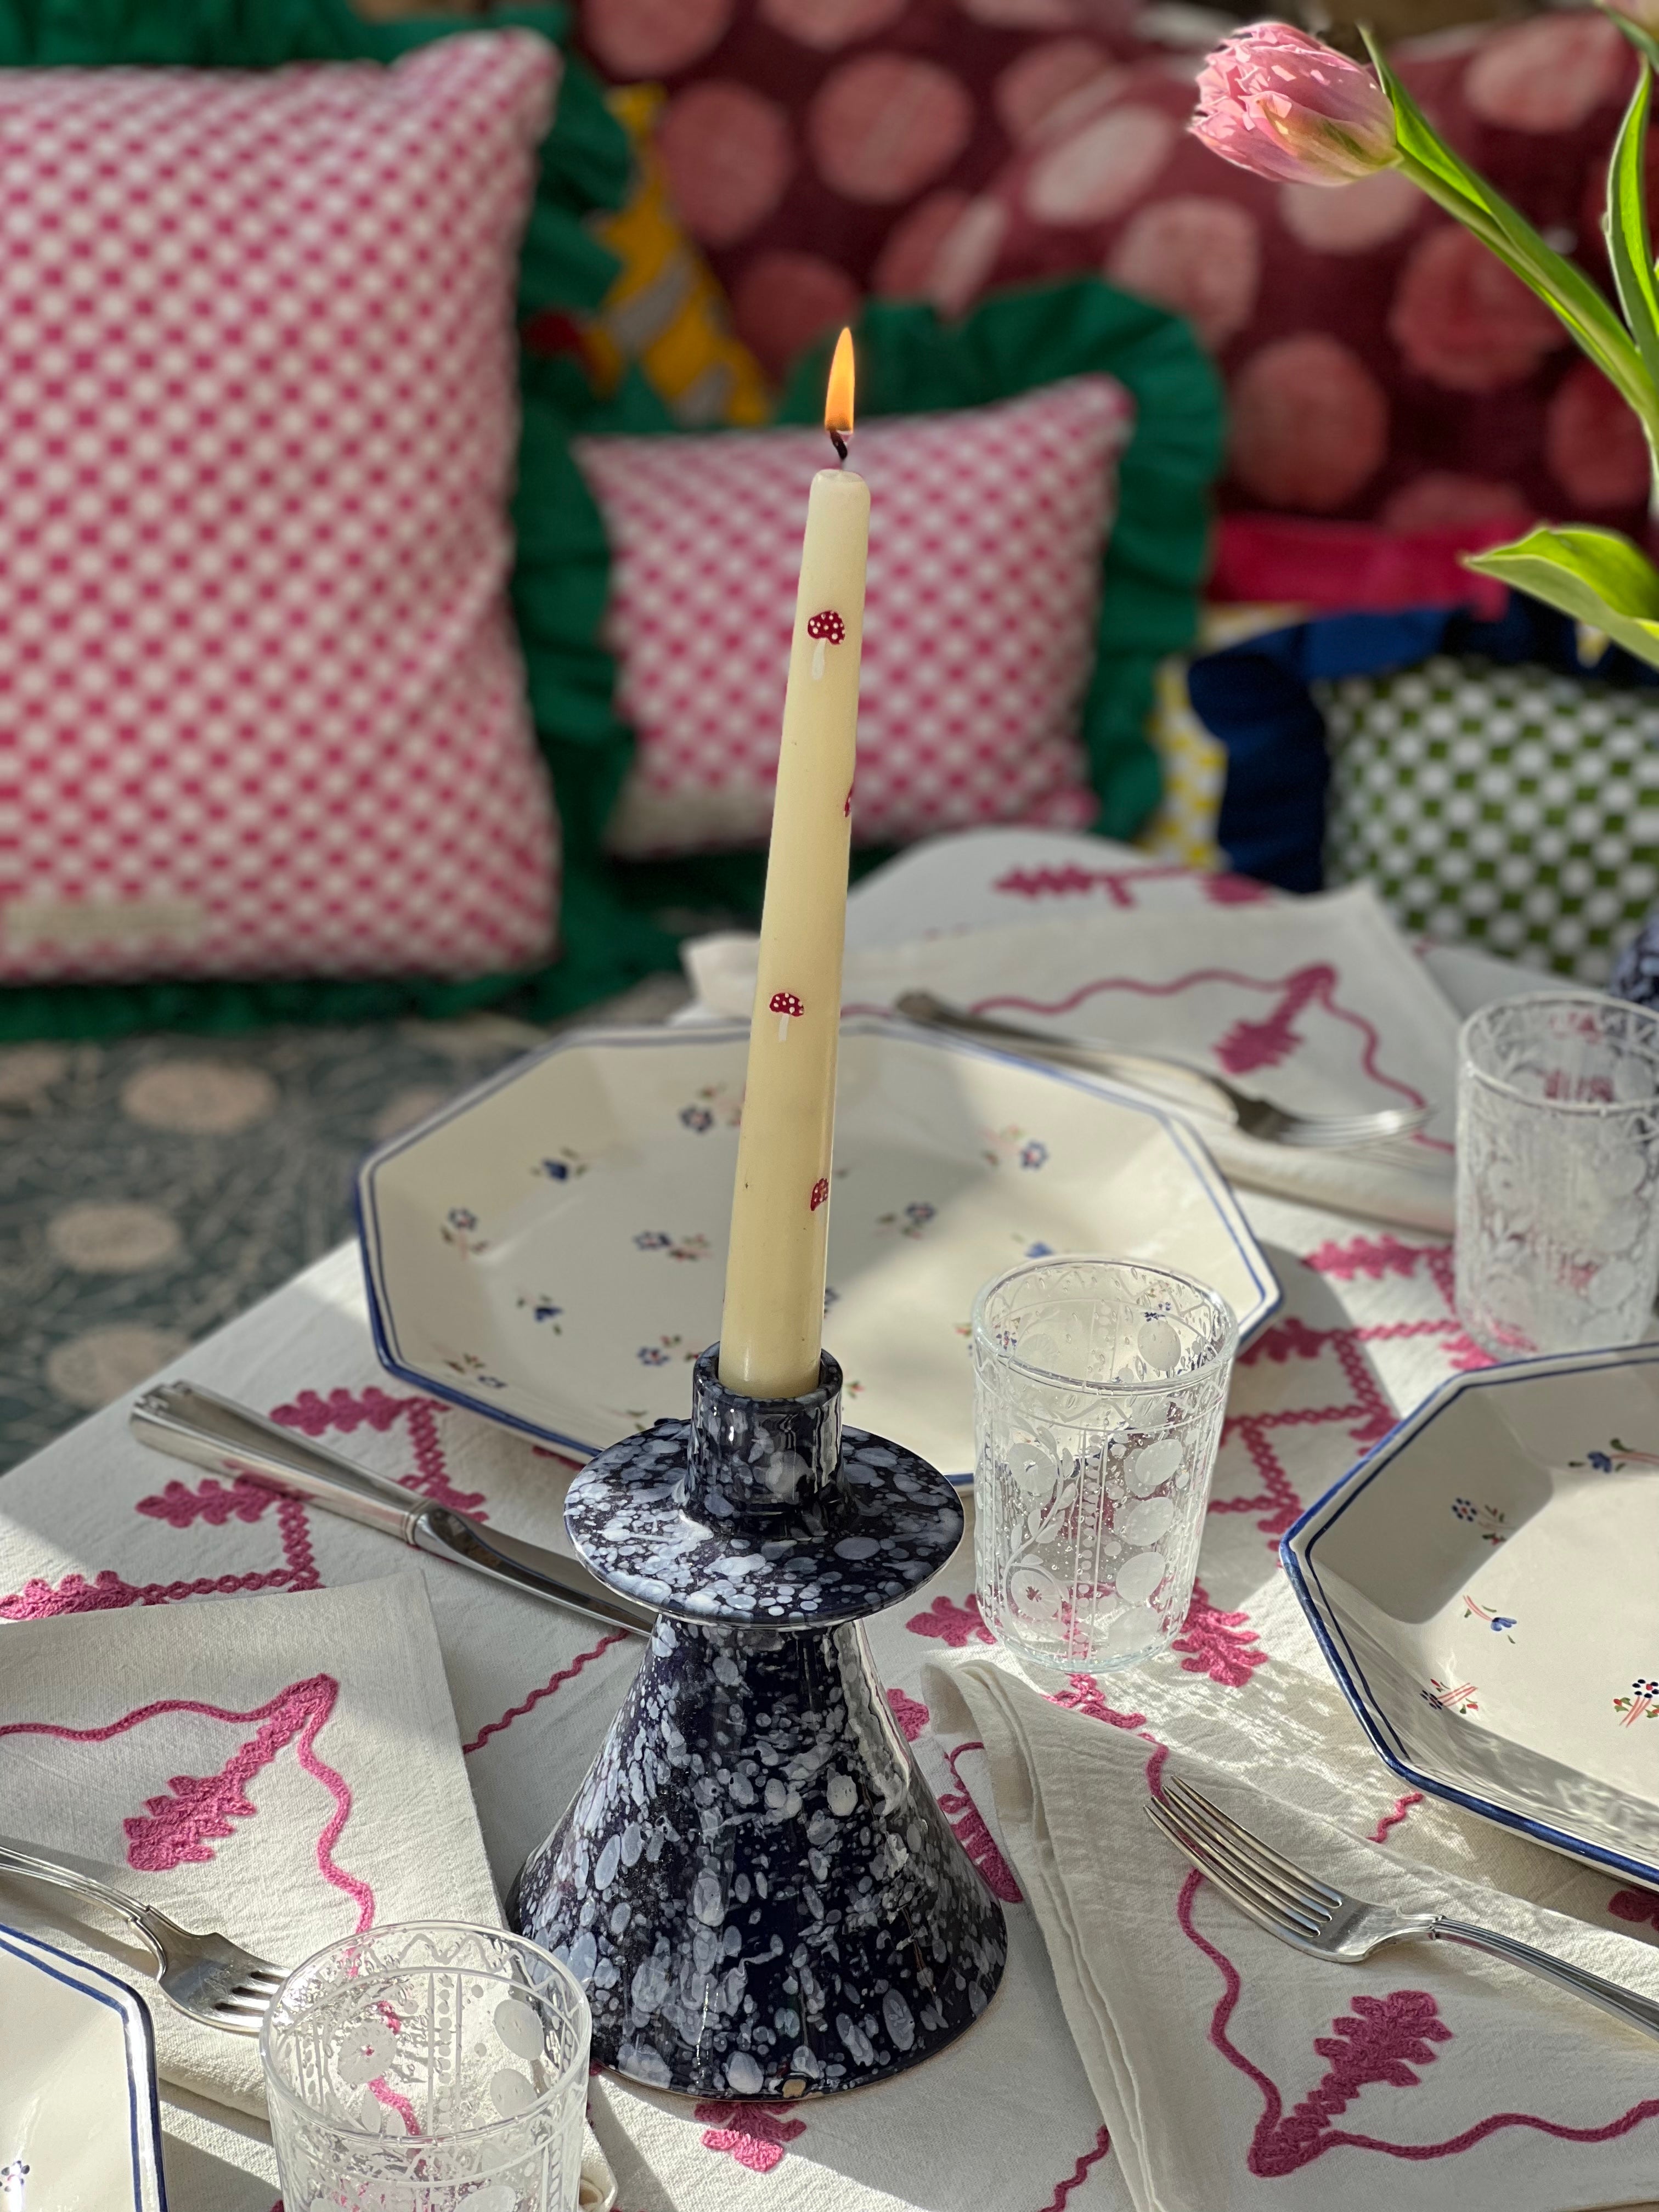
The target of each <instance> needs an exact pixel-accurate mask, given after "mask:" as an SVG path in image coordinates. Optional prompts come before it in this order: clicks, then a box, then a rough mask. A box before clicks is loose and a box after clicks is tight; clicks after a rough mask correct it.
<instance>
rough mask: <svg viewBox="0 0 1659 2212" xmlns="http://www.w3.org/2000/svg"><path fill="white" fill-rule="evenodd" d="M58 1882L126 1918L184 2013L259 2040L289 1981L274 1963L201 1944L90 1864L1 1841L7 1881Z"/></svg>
mask: <svg viewBox="0 0 1659 2212" xmlns="http://www.w3.org/2000/svg"><path fill="white" fill-rule="evenodd" d="M12 1875H16V1876H18V1877H19V1878H21V1880H23V1881H44V1882H50V1883H52V1885H53V1887H56V1888H58V1889H72V1890H74V1891H75V1892H76V1894H77V1896H81V1897H87V1898H91V1899H93V1900H94V1902H95V1903H97V1904H99V1905H107V1906H108V1907H109V1909H110V1911H112V1912H115V1913H118V1914H119V1915H120V1917H121V1918H122V1919H123V1920H125V1922H126V1923H127V1925H128V1927H130V1928H131V1929H133V1930H134V1931H135V1933H136V1934H137V1936H139V1937H140V1939H141V1940H142V1941H143V1943H144V1945H145V1946H146V1948H148V1949H149V1950H150V1951H151V1952H152V1953H153V1954H155V1963H156V1966H158V1968H159V1969H160V1973H159V1976H158V1980H157V1986H158V1987H159V1989H160V1990H161V1994H162V1996H165V1997H167V1998H169V1999H170V2000H171V2001H172V2002H173V2004H175V2005H176V2006H177V2007H178V2008H179V2011H180V2012H181V2013H184V2014H185V2015H187V2016H188V2017H189V2018H190V2019H191V2020H194V2021H200V2022H201V2024H202V2026H203V2027H220V2028H223V2029H224V2031H225V2032H226V2033H227V2034H229V2035H258V2033H259V2030H260V2028H261V2027H263V2026H264V2017H265V2015H266V2014H267V2013H268V2012H269V2011H270V2001H271V1999H272V1998H273V1997H274V1996H276V1992H277V1990H279V1989H280V1988H281V1987H282V1985H283V1982H284V1980H285V1979H286V1978H287V1977H286V1976H285V1974H284V1973H283V1969H282V1968H281V1967H280V1966H272V1965H271V1963H270V1960H269V1959H258V1958H256V1957H255V1956H254V1954H253V1953H252V1951H245V1950H243V1948H241V1946H240V1943H233V1942H231V1941H230V1938H229V1937H228V1936H197V1935H192V1934H191V1930H190V1929H188V1928H180V1927H179V1925H178V1924H177V1923H176V1922H174V1921H172V1920H169V1919H168V1918H167V1915H166V1913H165V1912H158V1911H156V1910H155V1906H154V1905H145V1904H143V1903H141V1901H140V1900H139V1899H137V1898H136V1897H128V1896H127V1895H126V1894H125V1892H124V1891H122V1890H118V1889H112V1888H111V1887H110V1885H109V1884H108V1882H106V1881H105V1880H104V1878H103V1875H102V1873H101V1872H100V1869H97V1868H95V1867H93V1866H89V1865H88V1863H86V1862H85V1861H84V1860H82V1859H72V1858H52V1859H49V1858H45V1857H42V1856H41V1854H40V1852H39V1851H38V1850H36V1849H35V1848H34V1846H33V1844H20V1843H15V1842H14V1841H13V1840H12V1838H10V1837H9V1836H0V1877H10V1876H12Z"/></svg>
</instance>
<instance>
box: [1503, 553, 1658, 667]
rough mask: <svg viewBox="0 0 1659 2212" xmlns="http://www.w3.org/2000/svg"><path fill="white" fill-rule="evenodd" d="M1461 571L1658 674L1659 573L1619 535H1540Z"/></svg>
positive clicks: (1645, 557)
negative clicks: (1562, 617)
mask: <svg viewBox="0 0 1659 2212" xmlns="http://www.w3.org/2000/svg"><path fill="white" fill-rule="evenodd" d="M1463 566H1464V567H1465V568H1473V569H1474V570H1476V571H1477V573H1478V574H1480V575H1482V576H1495V577H1496V578H1497V579H1498V582H1499V583H1500V584H1512V585H1513V586H1515V588H1516V591H1518V592H1527V593H1528V595H1529V597H1531V598H1533V599H1542V600H1543V602H1544V604H1545V605H1547V606H1552V607H1559V609H1560V610H1561V611H1562V613H1563V614H1569V615H1571V616H1573V617H1575V619H1576V620H1577V621H1579V622H1581V623H1589V626H1590V628H1591V629H1599V630H1605V631H1606V633H1607V635H1608V636H1609V637H1610V638H1612V640H1613V642H1614V643H1615V644H1616V645H1622V646H1623V647H1624V648H1625V650H1626V652H1627V653H1634V654H1635V655H1636V658H1637V659H1638V660H1645V661H1646V662H1648V664H1649V665H1650V666H1651V667H1655V668H1659V568H1655V567H1654V565H1653V563H1652V562H1651V561H1650V560H1649V559H1648V557H1647V556H1646V554H1645V553H1642V552H1638V550H1637V548H1636V547H1635V546H1634V545H1632V544H1631V542H1630V540H1629V538H1621V537H1620V535H1619V533H1618V532H1617V531H1614V530H1589V529H1577V528H1575V529H1567V530H1551V529H1541V530H1534V531H1529V532H1528V534H1527V536H1526V537H1524V538H1517V539H1516V542H1515V544H1513V545H1495V546H1493V547H1492V550H1491V551H1490V552H1486V553H1472V554H1468V555H1466V556H1465V557H1464V562H1463Z"/></svg>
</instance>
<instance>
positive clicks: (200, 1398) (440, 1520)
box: [128, 1383, 656, 1636]
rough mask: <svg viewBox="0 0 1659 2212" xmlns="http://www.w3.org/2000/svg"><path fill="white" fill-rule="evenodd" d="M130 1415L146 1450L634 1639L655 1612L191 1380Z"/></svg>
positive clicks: (579, 1569) (152, 1394)
mask: <svg viewBox="0 0 1659 2212" xmlns="http://www.w3.org/2000/svg"><path fill="white" fill-rule="evenodd" d="M128 1418H129V1420H130V1424H131V1429H132V1432H133V1434H134V1436H135V1437H137V1439H138V1441H139V1443H143V1444H148V1445H149V1448H150V1449H151V1450H152V1451H161V1452H166V1453H167V1455H169V1456H170V1457H171V1458H173V1459H181V1460H184V1461H186V1462H188V1463H189V1465H191V1467H198V1468H204V1469H205V1470H206V1471H207V1473H209V1474H222V1475H228V1476H230V1477H232V1478H233V1479H234V1477H236V1476H237V1475H245V1476H246V1478H247V1479H248V1480H250V1481H252V1482H258V1483H261V1484H263V1485H264V1487H265V1488H267V1489H269V1490H276V1491H280V1492H283V1494H284V1495H285V1496H287V1497H290V1498H305V1499H307V1501H308V1502H309V1503H310V1504H313V1505H320V1506H322V1507H323V1508H324V1509H325V1510H326V1511H327V1512H330V1513H337V1514H339V1515H340V1516H342V1518H343V1519H344V1520H347V1521H356V1522H360V1523H362V1526H363V1527H365V1528H377V1529H379V1530H380V1533H381V1534H383V1535H387V1536H395V1537H396V1538H397V1539H398V1541H399V1542H400V1543H404V1544H408V1545H410V1547H412V1548H413V1549H414V1550H416V1551H417V1552H424V1553H427V1554H428V1556H429V1557H431V1558H433V1559H449V1560H451V1561H453V1564H454V1565H457V1566H461V1567H465V1568H467V1569H469V1570H470V1571H471V1572H472V1573H474V1574H480V1575H487V1576H489V1578H490V1579H491V1580H492V1581H494V1582H499V1583H507V1585H508V1586H509V1587H510V1588H512V1589H520V1590H524V1591H526V1593H527V1594H528V1595H530V1596H532V1597H538V1598H544V1599H545V1600H547V1601H549V1602H550V1603H551V1604H554V1605H562V1606H566V1607H569V1608H570V1609H571V1610H572V1611H573V1612H575V1613H585V1614H586V1616H587V1617H588V1618H589V1619H590V1620H601V1621H604V1622H605V1625H606V1626H608V1627H611V1628H623V1629H626V1630H628V1631H629V1633H630V1634H632V1635H635V1636H648V1635H649V1634H650V1633H651V1629H652V1626H653V1622H654V1620H655V1619H656V1615H655V1614H654V1613H652V1612H650V1611H649V1610H648V1609H647V1607H644V1606H640V1605H635V1604H633V1603H632V1602H631V1601H629V1599H627V1598H624V1597H619V1596H617V1595H616V1593H615V1592H614V1591H612V1590H608V1589H606V1588H605V1585H604V1583H601V1582H600V1581H599V1579H598V1577H596V1576H594V1575H592V1574H591V1573H590V1572H589V1571H588V1570H587V1569H586V1567H585V1566H583V1565H581V1564H580V1561H579V1560H575V1559H568V1558H566V1557H565V1555H564V1554H563V1553H559V1552H550V1551H547V1550H545V1549H544V1547H542V1546H541V1545H539V1544H532V1543H528V1542H526V1541H525V1539H524V1538H523V1537H520V1536H511V1535H508V1534H507V1533H506V1531H505V1530H503V1529H500V1528H486V1527H485V1526H484V1524H483V1522H478V1521H474V1520H472V1519H471V1517H470V1516H468V1515H466V1514H465V1513H458V1512H456V1511H455V1510H454V1509H453V1507H451V1506H447V1505H439V1504H434V1503H433V1502H432V1500H430V1499H429V1498H419V1497H416V1495H415V1494H414V1493H413V1492H410V1491H407V1490H405V1489H404V1487H403V1486H402V1485H401V1484H400V1483H396V1482H392V1481H389V1480H387V1478H386V1476H385V1475H380V1474H374V1473H372V1472H371V1471H370V1469H369V1468H366V1467H359V1466H357V1465H356V1463H355V1462H353V1461H351V1460H349V1459H345V1458H343V1456H342V1455H340V1454H339V1453H338V1452H336V1451H331V1450H330V1449H328V1447H327V1446H326V1445H325V1444H319V1443H313V1442H312V1440H311V1439H310V1438H309V1437H298V1436H295V1434H294V1433H293V1431H291V1430H289V1429H283V1428H279V1427H278V1426H277V1425H276V1422H275V1421H268V1420H266V1419H265V1418H264V1415H263V1414H260V1413H255V1412H254V1411H253V1409H252V1407H250V1406H239V1405H238V1404H237V1403H236V1401H235V1400H234V1399H232V1398H222V1397H221V1396H220V1395H219V1394H218V1393H217V1391H216V1390H204V1389H202V1388H201V1386H200V1385H199V1384H198V1383H161V1384H160V1385H159V1386H158V1387H157V1388H156V1389H153V1390H146V1391H145V1392H144V1394H143V1396H142V1397H140V1398H138V1399H137V1401H135V1402H134V1405H133V1407H132V1411H131V1414H130V1416H129V1417H128Z"/></svg>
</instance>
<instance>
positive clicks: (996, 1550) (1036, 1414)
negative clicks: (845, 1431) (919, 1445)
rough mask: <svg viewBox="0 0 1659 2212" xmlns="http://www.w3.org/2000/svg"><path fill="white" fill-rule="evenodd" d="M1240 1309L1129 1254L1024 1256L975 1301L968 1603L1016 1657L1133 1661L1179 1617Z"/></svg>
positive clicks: (1188, 1597) (1090, 1669)
mask: <svg viewBox="0 0 1659 2212" xmlns="http://www.w3.org/2000/svg"><path fill="white" fill-rule="evenodd" d="M1237 1348H1238V1325H1237V1322H1235V1321H1234V1319H1233V1316H1232V1312H1231V1309H1230V1308H1229V1306H1228V1305H1227V1303H1226V1301H1225V1299H1224V1298H1222V1297H1219V1296H1218V1294H1217V1293H1216V1292H1215V1291H1212V1290H1210V1289H1208V1288H1207V1287H1206V1285H1204V1284H1202V1283H1195V1282H1194V1281H1192V1280H1191V1279H1189V1278H1188V1276H1185V1275H1176V1274H1172V1273H1170V1272H1169V1271H1168V1270H1167V1269H1164V1268H1161V1267H1141V1266H1139V1264H1138V1263H1137V1262H1136V1261H1132V1260H1092V1259H1080V1258H1079V1259H1066V1258H1055V1259H1046V1260H1033V1261H1027V1262H1026V1264H1025V1265H1024V1267H1016V1268H1014V1269H1013V1271H1012V1273H1009V1274H1006V1275H1002V1276H1000V1277H999V1278H998V1279H997V1280H996V1281H995V1282H994V1283H987V1285H986V1286H985V1288H984V1289H983V1290H982V1291H981V1292H980V1294H979V1297H977V1298H976V1299H975V1303H974V1317H973V1349H974V1378H975V1383H974V1424H975V1437H976V1441H977V1446H978V1451H977V1461H976V1465H975V1474H974V1516H975V1517H974V1563H975V1575H976V1579H977V1581H978V1584H979V1603H980V1612H981V1615H982V1616H983V1618H984V1620H985V1625H986V1626H987V1628H989V1629H990V1630H991V1631H992V1632H993V1634H994V1635H995V1636H996V1637H997V1638H998V1639H999V1641H1000V1642H1001V1643H1003V1644H1006V1645H1007V1646H1008V1648H1009V1649H1010V1650H1012V1651H1014V1652H1017V1653H1018V1655H1019V1656H1020V1657H1022V1658H1024V1659H1030V1660H1035V1661H1036V1662H1037V1663H1038V1664H1039V1665H1042V1666H1047V1667H1063V1668H1068V1669H1076V1670H1079V1671H1081V1672H1084V1673H1087V1674H1093V1673H1098V1672H1101V1671H1103V1670H1104V1669H1107V1668H1118V1667H1133V1666H1134V1665H1135V1664H1136V1663H1137V1662H1139V1661H1140V1660H1143V1659H1149V1658H1151V1657H1152V1656H1153V1654H1154V1653H1156V1652H1158V1651H1161V1650H1163V1649H1164V1645H1165V1644H1168V1643H1169V1641H1170V1638H1171V1637H1173V1636H1174V1635H1175V1633H1176V1630H1177V1629H1178V1628H1179V1627H1180V1626H1181V1624H1182V1621H1183V1620H1185V1619H1186V1617H1187V1607H1188V1605H1189V1604H1190V1603H1191V1601H1192V1595H1193V1577H1194V1573H1195V1572H1196V1571H1197V1567H1198V1546H1199V1539H1200V1536H1201V1535H1202V1534H1203V1529H1204V1510H1205V1507H1206V1504H1207V1503H1208V1500H1209V1495H1210V1476H1211V1474H1212V1471H1213V1469H1214V1467H1215V1455H1216V1447H1217V1445H1218V1443H1219V1442H1220V1437H1221V1419H1222V1415H1223V1413H1224V1412H1225V1407H1226V1403H1227V1386H1228V1383H1229V1380H1230V1378H1231V1373H1232V1364H1233V1354H1234V1353H1235V1352H1236V1351H1237Z"/></svg>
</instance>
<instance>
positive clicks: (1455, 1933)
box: [1146, 1774, 1659, 2036]
mask: <svg viewBox="0 0 1659 2212" xmlns="http://www.w3.org/2000/svg"><path fill="white" fill-rule="evenodd" d="M1162 1787H1163V1793H1164V1794H1163V1796H1162V1797H1161V1798H1158V1797H1151V1798H1148V1800H1147V1801H1146V1811H1147V1814H1148V1815H1149V1816H1150V1818H1151V1820H1152V1824H1153V1826H1155V1827H1158V1828H1159V1829H1161V1830H1162V1831H1163V1832H1164V1835H1166V1836H1167V1837H1168V1838H1169V1839H1170V1842H1171V1843H1172V1844H1175V1846H1176V1849H1177V1850H1182V1851H1184V1852H1185V1853H1186V1854H1187V1857H1188V1858H1189V1859H1190V1860H1191V1861H1192V1863H1193V1864H1194V1866H1195V1867H1196V1868H1197V1869H1198V1870H1199V1872H1200V1874H1202V1875H1205V1876H1206V1878H1207V1879H1208V1880H1209V1881H1212V1882H1213V1883H1214V1884H1215V1886H1216V1887H1217V1888H1218V1890H1219V1891H1220V1892H1221V1893H1222V1895H1223V1896H1224V1897H1225V1898H1227V1899H1230V1900H1231V1902H1232V1903H1233V1904H1234V1905H1237V1907H1238V1909H1239V1911H1241V1912H1248V1913H1249V1917H1250V1918H1251V1919H1252V1920H1254V1921H1255V1923H1256V1924H1257V1925H1258V1926H1259V1927H1261V1928H1265V1929H1267V1933H1268V1934H1269V1935H1270V1936H1278V1938H1279V1942H1281V1943H1288V1944H1290V1945H1291V1948H1292V1949H1293V1950H1297V1951H1305V1952H1307V1953H1308V1954H1309V1955H1310V1957H1312V1958H1315V1959H1334V1960H1336V1961H1337V1962H1338V1964H1339V1965H1341V1966H1358V1965H1359V1964H1360V1963H1361V1962H1362V1961H1363V1960H1366V1959H1369V1958H1370V1955H1371V1954H1372V1953H1373V1952H1374V1951H1380V1950H1381V1949H1382V1948H1383V1945H1384V1944H1385V1943H1415V1942H1454V1943H1468V1944H1470V1945H1472V1946H1473V1947H1474V1949H1476V1950H1477V1951H1490V1952H1491V1953H1492V1955H1493V1956H1494V1957H1495V1958H1498V1959H1507V1960H1509V1962H1510V1965H1511V1966H1524V1967H1525V1968H1526V1970H1527V1972H1528V1973H1530V1974H1541V1975H1542V1976H1543V1978H1544V1979H1545V1980H1546V1981H1547V1982H1553V1983H1554V1984H1556V1986H1557V1988H1558V1989H1563V1990H1571V1992H1572V1994H1573V1996H1576V1997H1583V1999H1584V2000H1585V2001H1586V2002H1587V2003H1589V2004H1593V2005H1599V2006H1600V2008H1601V2010H1602V2011H1603V2012H1609V2013H1611V2014H1612V2015H1613V2018H1614V2019H1615V2020H1621V2021H1624V2023H1625V2025H1626V2027H1636V2028H1640V2030H1641V2031H1642V2033H1644V2035H1656V2036H1659V2004H1655V2003H1654V2002H1652V2000H1651V1999H1650V1998H1648V1997H1643V1996H1638V1995H1637V1994H1636V1992H1635V1990H1625V1989H1620V1986H1619V1984H1617V1983H1616V1982H1607V1981H1603V1980H1602V1978H1601V1976H1600V1975H1599V1974H1591V1973H1587V1972H1585V1970H1584V1969H1583V1967H1582V1966H1573V1965H1571V1962H1570V1961H1569V1960H1565V1959H1558V1958H1556V1957H1555V1956H1554V1955H1553V1953H1551V1952H1548V1951H1537V1950H1534V1948H1533V1947H1532V1945H1531V1944H1530V1943H1522V1942H1517V1940H1516V1938H1515V1937H1514V1936H1504V1935H1500V1934H1499V1933H1498V1930H1497V1929H1495V1928H1480V1927H1477V1926H1476V1925H1475V1924H1474V1923H1473V1922H1472V1921H1467V1920H1451V1919H1449V1918H1448V1917H1446V1915H1445V1914H1444V1913H1440V1912H1396V1911H1394V1910H1393V1909H1392V1907H1390V1906H1389V1905H1371V1904H1369V1903H1368V1902H1367V1901H1366V1899H1364V1898H1363V1897H1352V1896H1351V1895H1350V1894H1349V1893H1347V1891H1346V1890H1341V1889H1337V1888H1335V1887H1333V1885H1332V1884H1331V1883H1329V1882H1328V1881H1320V1880H1319V1879H1318V1877H1317V1876H1316V1875H1310V1874H1309V1873H1307V1872H1306V1871H1305V1869H1303V1868H1301V1867H1299V1866H1297V1865H1296V1864H1295V1863H1293V1862H1292V1861H1291V1860H1290V1859H1287V1858H1285V1857H1283V1856H1282V1855H1281V1854H1280V1853H1279V1852H1278V1851H1276V1850H1274V1849H1273V1846H1272V1844H1264V1843H1263V1842H1262V1840H1261V1837H1260V1836H1255V1835H1252V1834H1251V1832H1250V1831H1249V1829H1248V1828H1243V1827H1241V1826H1239V1824H1238V1822H1237V1820H1231V1819H1230V1818H1229V1817H1228V1815H1227V1814H1225V1813H1224V1812H1223V1811H1222V1810H1221V1809H1220V1808H1219V1807H1218V1806H1216V1805H1212V1803H1211V1802H1210V1801H1209V1799H1208V1798H1207V1797H1205V1796H1200V1794H1199V1792H1198V1791H1197V1790H1194V1789H1193V1788H1192V1787H1191V1786H1190V1785H1189V1784H1187V1783H1185V1782H1182V1781H1180V1780H1178V1779H1177V1778H1175V1777H1172V1776H1170V1775H1167V1774H1166V1775H1165V1776H1164V1782H1163V1785H1162Z"/></svg>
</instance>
